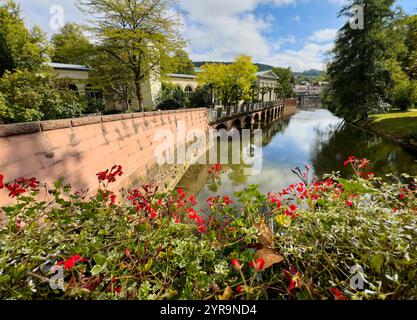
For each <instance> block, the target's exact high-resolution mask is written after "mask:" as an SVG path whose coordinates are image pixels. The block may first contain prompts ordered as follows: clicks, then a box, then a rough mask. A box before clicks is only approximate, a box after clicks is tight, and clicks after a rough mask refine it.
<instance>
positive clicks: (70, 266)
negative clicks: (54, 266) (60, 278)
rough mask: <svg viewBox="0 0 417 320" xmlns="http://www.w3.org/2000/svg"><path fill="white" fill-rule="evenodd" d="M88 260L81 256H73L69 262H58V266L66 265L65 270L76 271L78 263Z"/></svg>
mask: <svg viewBox="0 0 417 320" xmlns="http://www.w3.org/2000/svg"><path fill="white" fill-rule="evenodd" d="M85 261H87V259H84V258H82V257H81V256H79V255H75V256H71V257H69V258H68V259H67V260H62V261H60V262H58V266H62V265H64V269H67V270H71V269H74V267H75V265H76V264H77V263H78V262H85Z"/></svg>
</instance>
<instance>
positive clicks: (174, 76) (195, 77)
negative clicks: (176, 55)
mask: <svg viewBox="0 0 417 320" xmlns="http://www.w3.org/2000/svg"><path fill="white" fill-rule="evenodd" d="M167 76H168V77H172V78H184V79H197V76H193V75H191V74H180V73H169V74H167Z"/></svg>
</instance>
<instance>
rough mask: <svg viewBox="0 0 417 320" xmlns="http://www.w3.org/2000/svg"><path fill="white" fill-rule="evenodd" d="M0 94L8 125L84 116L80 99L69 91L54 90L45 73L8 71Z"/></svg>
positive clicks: (1, 110) (1, 80) (1, 113)
mask: <svg viewBox="0 0 417 320" xmlns="http://www.w3.org/2000/svg"><path fill="white" fill-rule="evenodd" d="M0 93H1V96H2V100H3V102H2V103H0V117H1V118H3V120H4V121H5V122H7V123H13V122H26V121H39V120H52V119H63V118H72V117H78V116H80V115H81V112H82V105H81V104H80V103H79V100H78V97H77V96H76V95H75V94H74V93H72V92H70V91H69V90H68V89H67V87H65V88H57V87H55V86H54V80H53V78H52V77H51V76H50V75H49V74H45V73H34V72H30V71H28V70H17V71H16V72H10V71H6V73H5V74H4V76H3V77H2V78H0Z"/></svg>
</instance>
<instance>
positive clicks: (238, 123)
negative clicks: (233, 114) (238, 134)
mask: <svg viewBox="0 0 417 320" xmlns="http://www.w3.org/2000/svg"><path fill="white" fill-rule="evenodd" d="M232 128H235V129H239V130H240V129H242V122H241V121H240V119H236V120H235V121H233V123H232Z"/></svg>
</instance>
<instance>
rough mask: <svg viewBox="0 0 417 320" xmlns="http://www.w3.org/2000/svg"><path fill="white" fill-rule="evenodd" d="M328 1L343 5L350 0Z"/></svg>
mask: <svg viewBox="0 0 417 320" xmlns="http://www.w3.org/2000/svg"><path fill="white" fill-rule="evenodd" d="M329 2H330V3H332V4H336V5H340V6H344V5H346V4H348V3H349V2H350V0H329Z"/></svg>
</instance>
